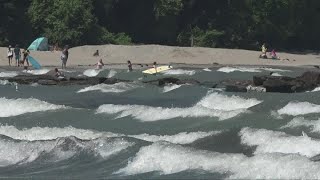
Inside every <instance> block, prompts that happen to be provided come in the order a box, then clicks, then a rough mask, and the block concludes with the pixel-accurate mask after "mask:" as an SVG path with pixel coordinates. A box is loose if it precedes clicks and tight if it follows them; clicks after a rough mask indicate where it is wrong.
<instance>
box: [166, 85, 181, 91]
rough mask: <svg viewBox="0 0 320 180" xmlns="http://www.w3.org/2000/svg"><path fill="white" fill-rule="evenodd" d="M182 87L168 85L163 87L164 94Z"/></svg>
mask: <svg viewBox="0 0 320 180" xmlns="http://www.w3.org/2000/svg"><path fill="white" fill-rule="evenodd" d="M181 86H182V85H178V84H170V85H166V86H164V87H163V93H166V92H169V91H173V90H175V89H178V88H180V87H181Z"/></svg>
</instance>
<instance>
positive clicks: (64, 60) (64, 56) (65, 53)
mask: <svg viewBox="0 0 320 180" xmlns="http://www.w3.org/2000/svg"><path fill="white" fill-rule="evenodd" d="M68 50H69V46H68V45H67V46H65V48H64V49H63V51H62V53H61V57H60V58H61V61H62V66H61V67H62V69H64V68H66V66H67V61H68V57H69V51H68Z"/></svg>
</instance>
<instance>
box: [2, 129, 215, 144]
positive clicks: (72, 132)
mask: <svg viewBox="0 0 320 180" xmlns="http://www.w3.org/2000/svg"><path fill="white" fill-rule="evenodd" d="M219 133H221V131H210V132H201V131H198V132H181V133H179V134H175V135H149V134H139V135H124V134H116V133H112V132H99V131H94V130H88V129H77V128H74V127H71V126H69V127H63V128H57V127H32V128H29V129H27V128H24V129H17V128H16V127H14V126H8V125H3V126H0V134H1V135H5V136H8V137H10V138H13V139H16V140H27V141H39V140H53V139H57V138H63V137H69V136H74V137H76V138H78V139H81V140H93V139H99V138H100V139H101V138H110V137H133V138H136V139H141V140H144V141H149V142H157V141H167V142H171V143H177V144H189V143H192V142H194V141H196V140H198V139H202V138H205V137H208V136H212V135H217V134H219Z"/></svg>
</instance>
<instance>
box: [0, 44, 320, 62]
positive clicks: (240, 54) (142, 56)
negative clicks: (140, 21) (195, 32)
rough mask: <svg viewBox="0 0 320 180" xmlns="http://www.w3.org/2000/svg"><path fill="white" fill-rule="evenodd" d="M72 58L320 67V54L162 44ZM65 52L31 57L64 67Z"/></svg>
mask: <svg viewBox="0 0 320 180" xmlns="http://www.w3.org/2000/svg"><path fill="white" fill-rule="evenodd" d="M96 50H99V52H100V56H99V57H93V53H94V52H95V51H96ZM6 52H7V48H6V47H1V48H0V54H1V56H0V66H8V60H7V57H6V54H7V53H6ZM69 53H70V56H69V60H68V63H67V65H68V66H69V67H79V66H90V65H92V64H95V63H96V62H97V61H98V59H100V58H102V59H103V61H104V63H106V64H109V65H120V66H121V64H125V63H126V61H127V60H131V62H133V63H134V64H140V63H141V64H151V63H153V62H154V61H157V62H158V64H169V63H171V64H183V65H185V66H193V65H200V66H210V65H211V66H212V65H254V66H256V65H257V66H260V65H261V66H313V65H319V64H320V59H319V58H320V55H318V54H312V53H310V54H308V53H306V54H289V53H283V52H278V53H277V55H278V56H279V57H281V58H287V59H290V61H279V60H271V59H259V58H258V56H259V54H260V51H249V50H239V49H219V48H202V47H175V46H161V45H139V46H124V45H99V46H92V45H87V46H80V47H74V48H70V50H69ZM60 54H61V52H57V51H55V52H51V51H31V55H32V56H33V57H34V58H35V59H37V60H38V61H39V63H40V64H41V65H42V66H44V67H45V66H60V64H61V61H60Z"/></svg>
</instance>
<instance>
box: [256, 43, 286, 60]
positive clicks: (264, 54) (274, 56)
mask: <svg viewBox="0 0 320 180" xmlns="http://www.w3.org/2000/svg"><path fill="white" fill-rule="evenodd" d="M267 50H268V49H267V47H266V44H265V43H263V44H262V46H261V54H260V56H259V58H262V59H268V56H267ZM270 56H271V59H273V60H287V61H289V59H281V58H280V57H279V56H277V53H276V50H275V49H272V50H271V51H270Z"/></svg>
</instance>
